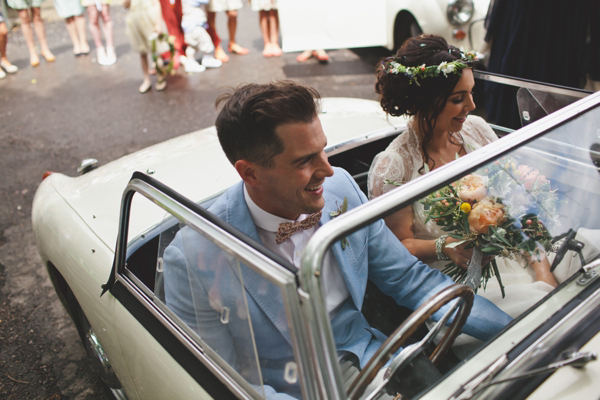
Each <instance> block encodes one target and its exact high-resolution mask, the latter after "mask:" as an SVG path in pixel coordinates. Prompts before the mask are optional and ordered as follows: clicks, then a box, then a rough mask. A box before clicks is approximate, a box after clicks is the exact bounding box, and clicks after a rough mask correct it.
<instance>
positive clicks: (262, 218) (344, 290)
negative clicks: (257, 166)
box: [244, 185, 350, 318]
mask: <svg viewBox="0 0 600 400" xmlns="http://www.w3.org/2000/svg"><path fill="white" fill-rule="evenodd" d="M244 199H245V200H246V204H247V205H248V210H250V216H251V217H252V220H253V221H254V225H256V231H257V232H258V236H259V237H260V240H261V241H262V243H263V245H264V246H265V247H267V248H268V249H270V250H272V251H274V252H275V253H277V254H279V255H281V256H282V257H283V258H285V259H286V260H288V261H289V262H290V263H292V264H293V265H294V266H296V267H298V268H299V267H300V258H301V256H302V251H303V250H304V247H306V243H308V240H309V239H310V238H311V237H312V235H313V234H314V233H315V232H316V231H317V229H318V228H319V225H315V226H314V227H312V228H310V229H307V230H299V231H297V232H295V233H294V234H293V235H292V236H291V237H290V238H289V239H287V240H286V241H285V242H283V243H281V244H276V243H275V235H276V233H277V229H278V228H279V224H281V223H283V222H294V221H292V220H289V219H285V218H281V217H278V216H276V215H273V214H271V213H268V212H266V211H265V210H263V209H262V208H260V207H259V206H257V205H256V203H255V202H254V201H253V200H252V199H251V198H250V195H249V194H248V190H247V189H246V185H244ZM308 216H309V215H308V214H301V215H300V216H299V217H298V219H297V220H296V221H302V220H304V219H306V218H307V217H308ZM321 285H322V287H323V288H326V290H325V291H324V294H325V306H326V308H327V312H328V313H329V318H333V316H334V315H335V312H336V311H337V309H338V308H339V306H341V305H342V304H343V303H344V301H346V299H347V298H348V296H350V292H348V287H347V286H346V282H345V281H344V276H343V275H342V271H341V270H340V267H339V265H338V263H337V261H336V259H335V257H334V256H333V253H332V252H331V250H329V251H327V253H326V254H325V260H324V263H323V269H322V270H321Z"/></svg>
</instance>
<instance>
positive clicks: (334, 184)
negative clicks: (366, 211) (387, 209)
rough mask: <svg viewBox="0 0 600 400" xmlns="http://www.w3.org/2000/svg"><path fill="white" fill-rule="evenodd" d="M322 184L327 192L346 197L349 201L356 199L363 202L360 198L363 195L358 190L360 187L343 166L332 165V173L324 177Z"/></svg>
mask: <svg viewBox="0 0 600 400" xmlns="http://www.w3.org/2000/svg"><path fill="white" fill-rule="evenodd" d="M323 185H324V187H325V190H326V191H327V192H328V193H329V194H335V195H336V196H338V197H341V198H344V197H348V200H349V201H351V200H352V199H356V200H357V201H359V202H361V203H362V202H363V199H362V198H363V197H364V194H363V193H362V191H361V190H360V187H359V186H358V184H357V183H356V181H355V180H354V178H353V177H352V175H350V174H349V173H348V171H346V170H345V169H343V168H339V167H334V168H333V175H332V176H330V177H329V178H327V179H325V183H324V184H323ZM365 200H366V198H365Z"/></svg>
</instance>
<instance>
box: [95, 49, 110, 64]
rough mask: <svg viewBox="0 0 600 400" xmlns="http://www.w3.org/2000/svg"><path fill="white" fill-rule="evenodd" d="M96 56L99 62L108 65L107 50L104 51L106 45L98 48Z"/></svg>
mask: <svg viewBox="0 0 600 400" xmlns="http://www.w3.org/2000/svg"><path fill="white" fill-rule="evenodd" d="M96 58H97V59H98V64H100V65H108V64H107V63H106V51H104V47H102V48H99V49H96Z"/></svg>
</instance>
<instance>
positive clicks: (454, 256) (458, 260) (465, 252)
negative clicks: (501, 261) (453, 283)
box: [442, 237, 493, 269]
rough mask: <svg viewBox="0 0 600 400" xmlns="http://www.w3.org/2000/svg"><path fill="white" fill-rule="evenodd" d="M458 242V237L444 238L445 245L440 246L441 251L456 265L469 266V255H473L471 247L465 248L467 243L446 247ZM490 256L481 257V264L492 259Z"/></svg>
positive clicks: (464, 267)
mask: <svg viewBox="0 0 600 400" xmlns="http://www.w3.org/2000/svg"><path fill="white" fill-rule="evenodd" d="M453 242H458V239H454V238H452V237H448V238H447V239H446V245H445V246H444V247H443V248H442V253H444V254H445V255H446V256H448V258H450V260H452V261H453V262H454V263H455V264H456V265H458V266H459V267H461V268H462V269H467V268H469V264H468V262H469V261H471V257H473V249H472V248H470V249H465V247H466V246H467V243H463V244H461V245H458V246H456V247H447V245H448V244H450V243H453ZM492 259H493V257H492V256H486V257H483V259H482V260H481V265H486V264H487V263H489V262H490V261H492Z"/></svg>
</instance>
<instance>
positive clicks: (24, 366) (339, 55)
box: [0, 2, 388, 399]
mask: <svg viewBox="0 0 600 400" xmlns="http://www.w3.org/2000/svg"><path fill="white" fill-rule="evenodd" d="M49 4H50V3H48V2H46V3H45V7H44V13H43V15H44V18H45V19H46V20H47V22H46V24H45V27H46V33H47V36H48V42H49V45H50V48H51V50H52V51H53V52H54V54H55V55H56V57H57V59H56V62H54V63H51V64H49V63H46V62H45V61H44V60H43V59H42V61H41V65H40V66H39V67H37V68H32V67H30V66H29V57H28V53H27V49H26V47H25V43H24V39H23V35H22V33H21V32H20V31H19V30H16V31H13V32H12V33H11V34H10V35H9V44H8V56H9V59H10V60H11V61H12V62H13V63H14V64H15V65H17V66H18V67H19V68H20V71H19V72H18V73H17V74H15V75H9V76H8V77H7V78H6V79H3V80H0V154H1V156H0V169H1V171H2V174H1V175H0V176H1V178H0V398H3V399H101V398H104V397H103V394H102V389H101V386H100V384H99V382H98V380H97V379H96V377H95V375H94V373H93V371H92V369H91V366H90V364H89V362H88V361H87V359H86V356H85V352H84V349H83V347H82V345H81V344H80V342H79V339H78V336H77V332H76V330H75V328H74V325H73V324H72V322H71V320H70V319H69V317H68V316H67V314H66V312H65V311H64V310H63V308H62V306H61V304H60V302H59V300H58V298H57V296H56V294H55V293H54V290H53V289H52V286H51V284H50V282H49V280H48V278H47V275H46V271H45V269H44V266H43V265H42V262H41V260H40V258H39V256H38V254H37V251H36V247H35V241H34V237H33V232H32V228H31V222H30V214H31V204H32V201H33V196H34V194H35V190H36V188H37V186H38V184H39V182H40V181H41V178H42V174H43V173H44V172H45V171H47V170H51V171H58V172H62V173H65V174H68V175H75V174H76V172H75V169H76V167H77V166H78V164H79V162H80V161H81V160H82V159H84V158H88V157H94V158H97V159H98V160H99V161H100V164H104V163H107V162H109V161H111V160H114V159H117V158H119V157H121V156H123V155H125V154H128V153H131V152H133V151H136V150H139V149H142V148H144V147H147V146H149V145H152V144H154V143H158V142H162V141H164V140H166V139H169V138H172V137H175V136H179V135H182V134H185V133H188V132H192V131H195V130H198V129H201V128H205V127H207V126H210V125H212V124H213V123H214V120H215V117H216V114H217V112H216V110H215V107H214V101H215V99H216V97H217V96H218V94H220V93H221V92H222V91H223V90H224V88H226V87H234V86H237V85H238V84H240V83H243V82H258V83H260V82H268V81H271V80H279V79H294V80H297V81H300V82H302V83H305V84H308V85H311V86H314V87H315V88H317V89H318V90H319V92H320V93H321V95H323V96H331V97H359V98H367V99H376V95H375V93H374V90H373V85H374V78H373V70H374V66H375V64H376V62H377V60H379V58H380V57H382V56H384V55H387V54H388V53H387V51H386V50H385V49H382V48H370V49H361V50H352V51H351V50H335V51H331V52H330V55H331V57H332V62H331V63H330V64H329V65H320V64H318V63H316V61H314V60H311V61H309V62H307V63H305V64H298V63H297V62H296V60H295V57H296V55H297V53H296V54H285V55H284V56H283V57H280V58H271V59H265V58H263V57H262V54H261V51H262V40H261V37H260V32H259V28H258V16H257V14H256V13H254V12H252V11H251V10H250V9H249V7H247V6H246V7H245V8H244V9H243V10H242V11H241V13H240V17H239V27H238V38H237V39H238V42H239V43H241V44H242V45H244V46H246V47H248V48H249V49H250V50H251V52H250V54H248V55H245V56H236V55H233V56H231V61H230V62H229V63H227V64H226V65H224V66H223V67H222V68H220V69H216V70H209V71H205V72H203V73H200V74H195V75H187V74H185V73H184V72H179V73H178V74H177V75H175V76H173V77H171V78H170V79H169V83H168V87H167V89H166V90H165V91H164V92H156V91H154V90H152V91H151V92H149V93H146V94H143V95H141V94H139V93H138V92H137V88H138V86H139V85H140V83H141V79H142V76H141V69H140V64H139V56H138V55H137V53H134V52H132V51H131V48H130V46H129V43H128V40H127V37H126V35H125V16H126V10H124V9H123V8H122V7H121V6H119V5H116V4H115V2H113V7H112V16H113V20H114V23H115V32H114V33H115V42H116V51H117V55H118V61H117V63H116V64H115V65H112V66H109V67H103V66H100V65H99V64H97V62H96V60H95V57H94V52H93V50H92V53H91V54H90V55H89V56H86V57H78V58H75V57H74V56H73V55H72V46H71V44H70V41H69V38H68V36H67V32H66V29H65V24H64V22H63V21H62V20H60V19H57V16H56V14H55V13H53V10H52V9H51V7H50V8H48V6H49ZM217 22H218V28H219V32H220V33H222V34H224V36H226V34H225V32H227V30H226V25H225V23H226V20H225V16H224V15H219V16H218V21H217ZM224 39H225V44H226V43H227V41H226V39H227V38H226V37H225V38H224ZM88 41H89V43H90V46H91V47H92V49H93V42H92V40H91V36H89V37H88Z"/></svg>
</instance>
